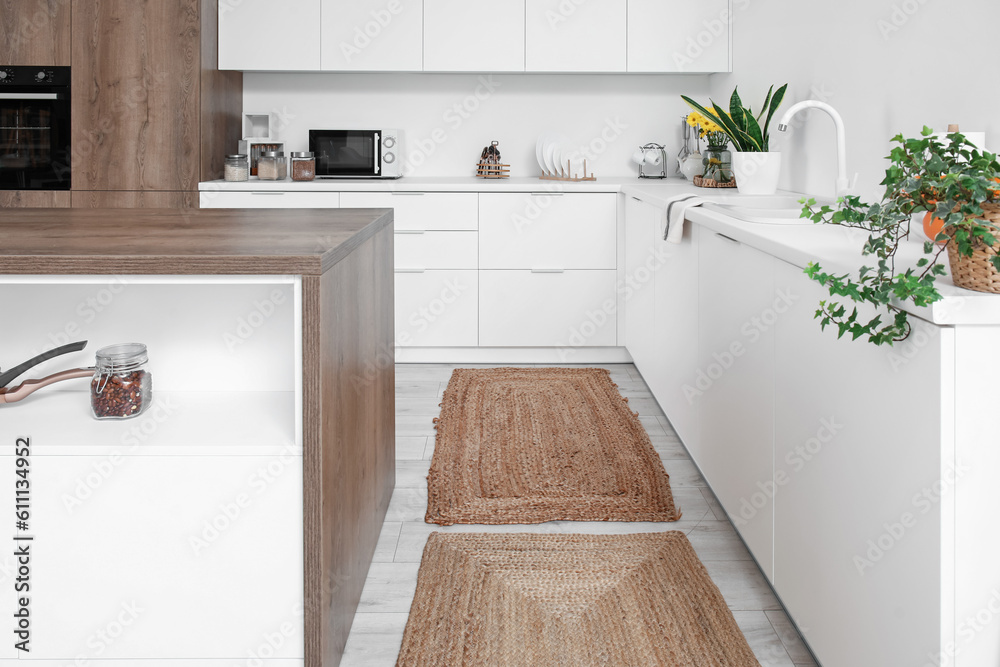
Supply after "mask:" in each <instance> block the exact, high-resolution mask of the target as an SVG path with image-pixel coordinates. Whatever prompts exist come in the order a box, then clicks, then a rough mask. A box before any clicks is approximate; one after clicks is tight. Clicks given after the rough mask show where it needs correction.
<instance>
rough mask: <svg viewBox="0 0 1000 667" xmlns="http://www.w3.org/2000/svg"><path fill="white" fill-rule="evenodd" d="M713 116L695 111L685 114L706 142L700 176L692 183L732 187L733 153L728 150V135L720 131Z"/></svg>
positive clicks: (715, 186)
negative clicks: (706, 115)
mask: <svg viewBox="0 0 1000 667" xmlns="http://www.w3.org/2000/svg"><path fill="white" fill-rule="evenodd" d="M718 121H719V119H718V118H716V117H715V116H708V117H707V118H706V117H705V116H703V115H701V114H700V113H698V112H697V111H692V112H691V113H689V114H688V115H687V124H688V125H690V126H691V127H694V128H696V129H697V131H698V136H699V137H701V138H702V139H705V140H706V141H707V142H708V147H707V148H706V149H705V156H704V158H702V167H703V169H702V172H701V178H700V179H699V178H695V179H693V180H694V184H695V185H698V186H701V187H706V188H718V187H733V186H734V185H736V183H735V181H734V180H733V154H732V153H731V152H730V151H729V148H728V147H729V135H728V134H726V133H725V132H723V131H722V127H721V126H720V125H719V124H718Z"/></svg>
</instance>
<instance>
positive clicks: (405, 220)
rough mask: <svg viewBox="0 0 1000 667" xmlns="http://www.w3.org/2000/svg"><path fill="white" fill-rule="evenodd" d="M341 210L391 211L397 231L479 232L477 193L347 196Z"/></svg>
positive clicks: (367, 193)
mask: <svg viewBox="0 0 1000 667" xmlns="http://www.w3.org/2000/svg"><path fill="white" fill-rule="evenodd" d="M340 205H341V207H342V208H391V209H393V210H394V211H395V216H394V218H393V224H394V228H395V229H396V231H399V230H404V229H405V230H415V231H428V230H433V231H445V230H476V229H478V228H479V194H478V193H475V192H344V193H341V195H340Z"/></svg>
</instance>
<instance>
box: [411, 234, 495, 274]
mask: <svg viewBox="0 0 1000 667" xmlns="http://www.w3.org/2000/svg"><path fill="white" fill-rule="evenodd" d="M393 244H394V250H395V254H396V257H395V260H396V268H397V269H411V270H413V269H478V268H479V234H478V233H476V232H425V231H412V230H404V229H399V230H396V234H395V238H394V239H393Z"/></svg>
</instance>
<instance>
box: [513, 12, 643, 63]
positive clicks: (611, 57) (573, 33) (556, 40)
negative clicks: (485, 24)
mask: <svg viewBox="0 0 1000 667" xmlns="http://www.w3.org/2000/svg"><path fill="white" fill-rule="evenodd" d="M526 10H527V11H526V12H525V69H526V70H527V71H529V72H624V71H625V54H626V51H627V46H626V17H627V16H628V2H627V0H600V1H598V2H580V0H526Z"/></svg>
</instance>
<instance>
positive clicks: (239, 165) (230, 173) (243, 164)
mask: <svg viewBox="0 0 1000 667" xmlns="http://www.w3.org/2000/svg"><path fill="white" fill-rule="evenodd" d="M225 173H226V176H225V178H226V180H227V181H247V180H250V160H249V159H248V158H247V156H246V153H236V154H234V155H227V156H226V171H225Z"/></svg>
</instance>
